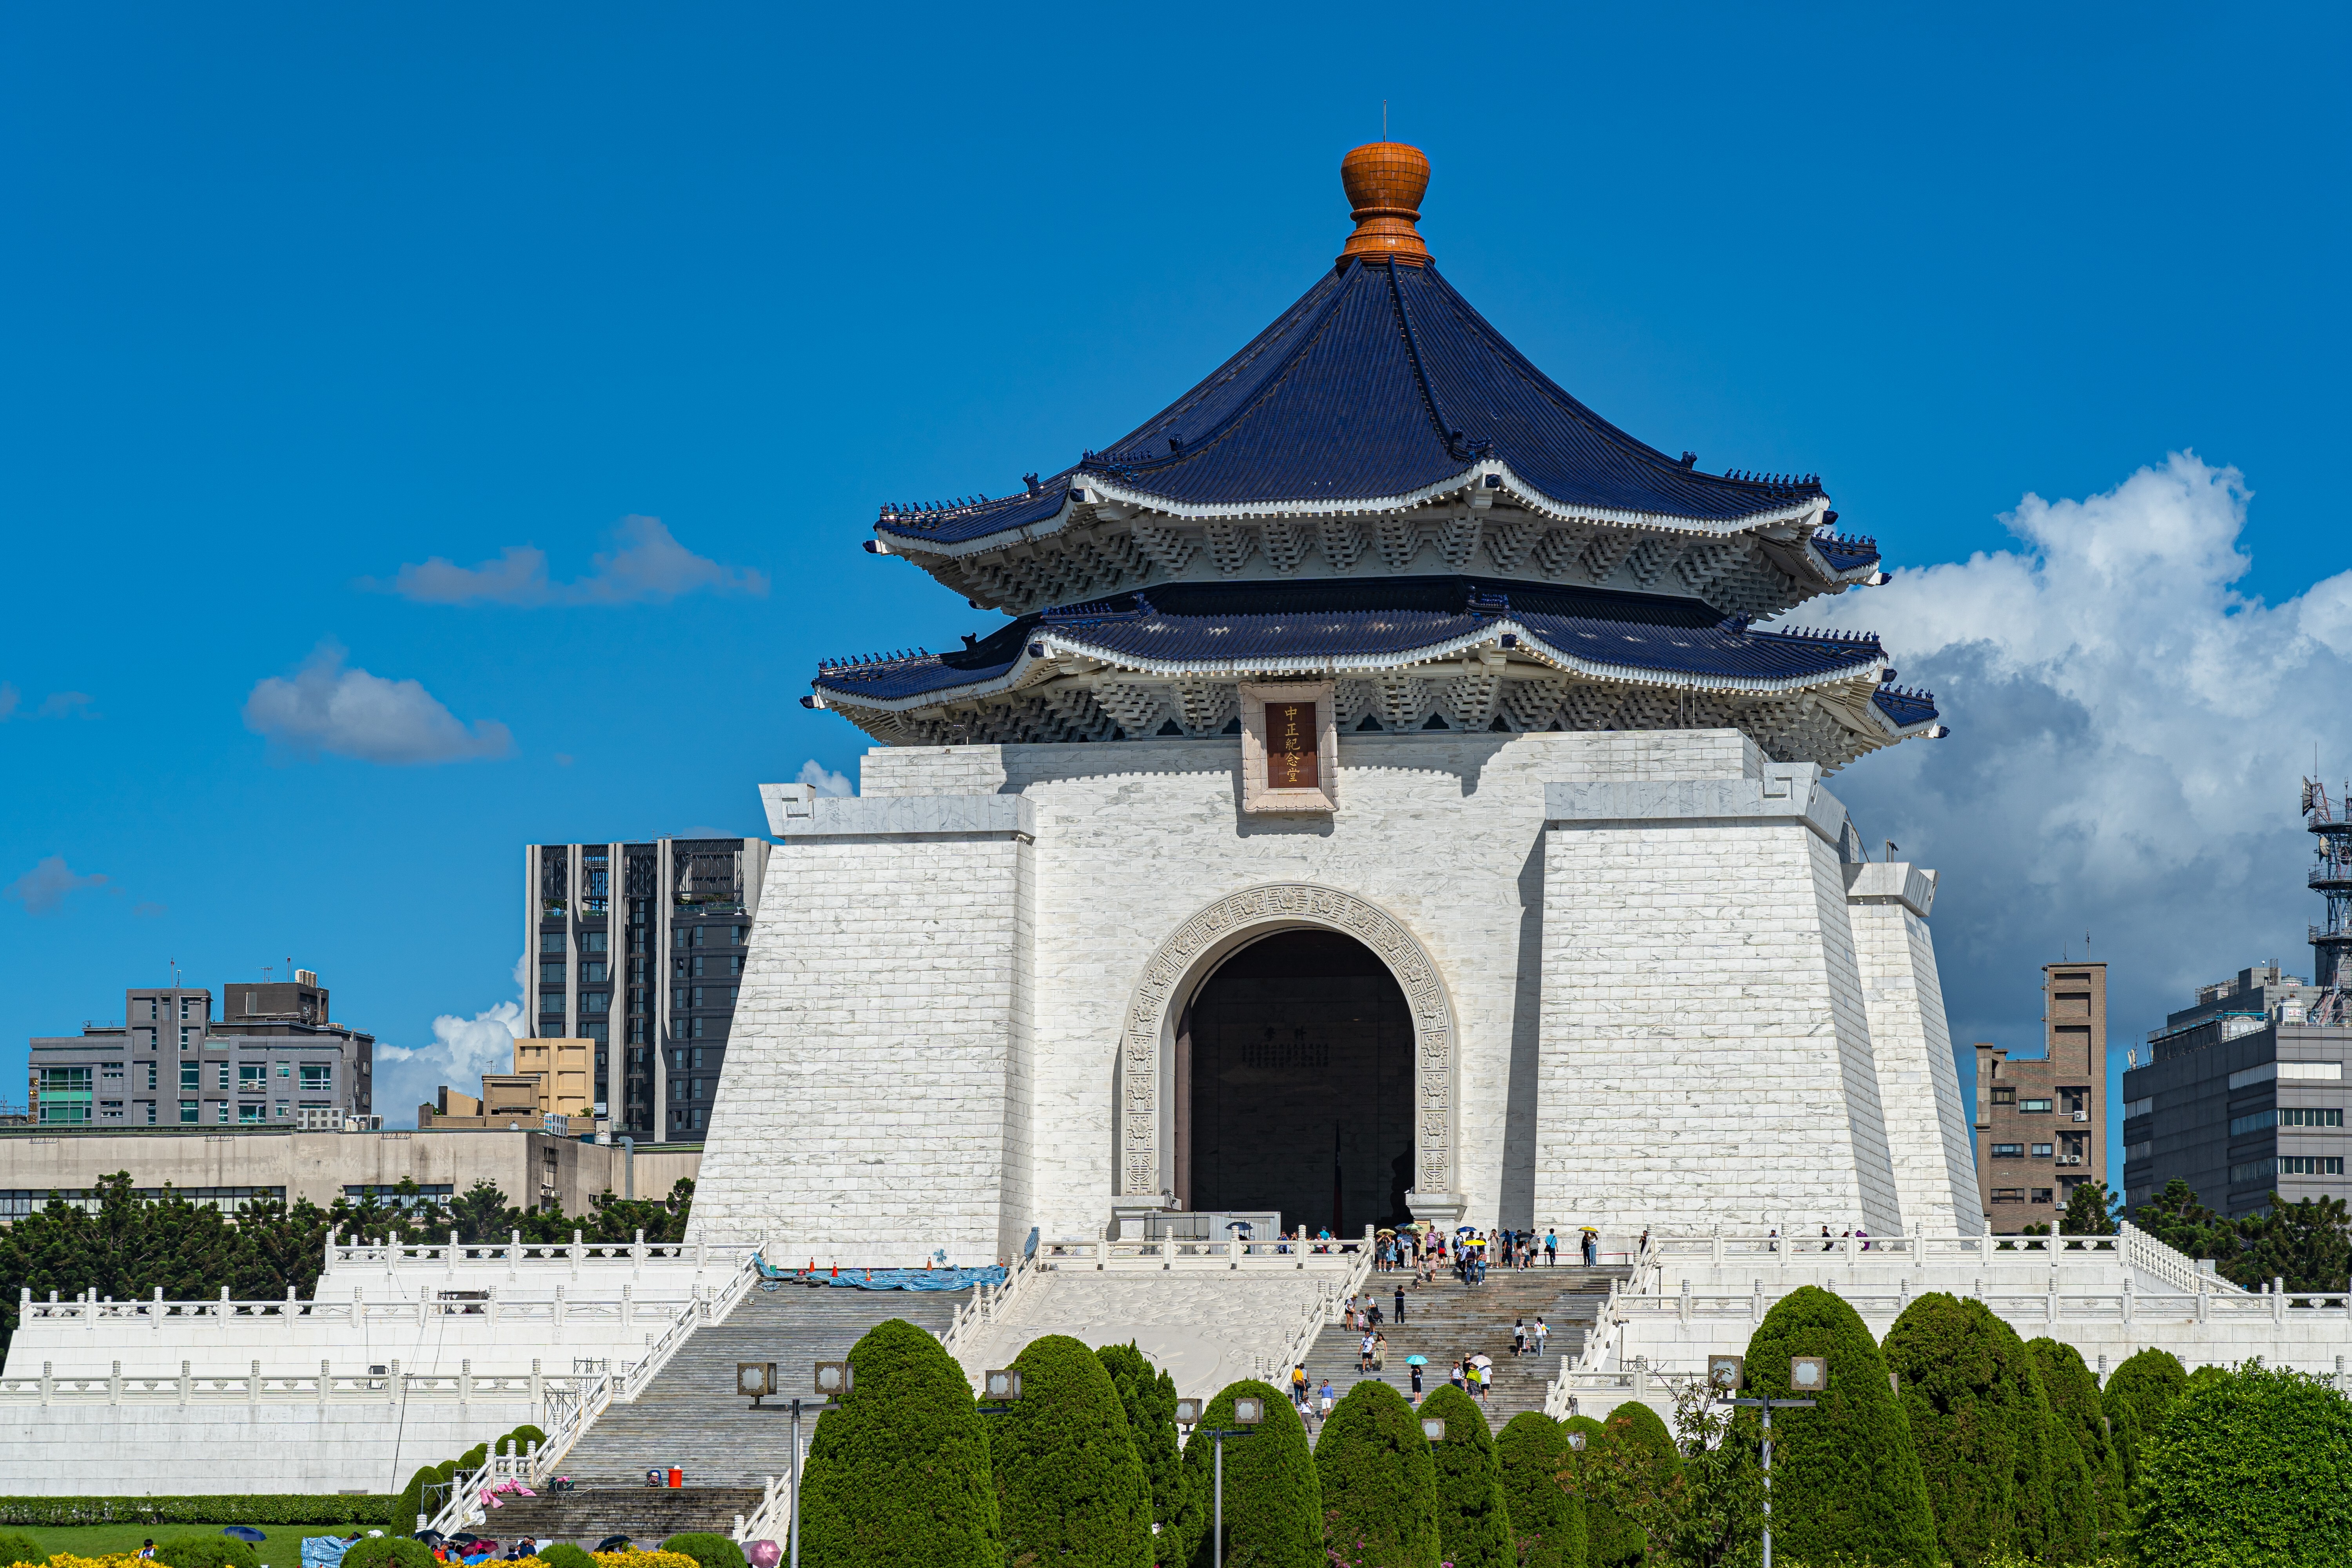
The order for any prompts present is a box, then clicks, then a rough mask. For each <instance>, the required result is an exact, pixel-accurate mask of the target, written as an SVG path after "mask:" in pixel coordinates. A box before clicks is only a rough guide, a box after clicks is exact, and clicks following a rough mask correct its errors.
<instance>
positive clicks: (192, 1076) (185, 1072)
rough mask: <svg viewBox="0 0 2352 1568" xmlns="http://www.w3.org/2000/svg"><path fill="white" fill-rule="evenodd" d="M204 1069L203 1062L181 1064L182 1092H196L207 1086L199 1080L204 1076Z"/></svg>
mask: <svg viewBox="0 0 2352 1568" xmlns="http://www.w3.org/2000/svg"><path fill="white" fill-rule="evenodd" d="M204 1070H205V1069H204V1064H203V1063H201V1062H182V1063H181V1064H180V1092H181V1093H183V1094H194V1093H195V1092H196V1090H198V1089H202V1088H204V1087H205V1086H204V1085H203V1083H201V1082H200V1081H198V1080H199V1079H201V1078H202V1077H203V1074H204Z"/></svg>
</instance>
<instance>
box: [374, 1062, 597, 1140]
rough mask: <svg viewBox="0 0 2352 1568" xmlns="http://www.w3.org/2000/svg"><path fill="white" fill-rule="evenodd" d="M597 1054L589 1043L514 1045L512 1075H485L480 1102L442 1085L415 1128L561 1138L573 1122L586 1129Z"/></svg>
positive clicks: (424, 1107)
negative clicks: (525, 1131) (518, 1131)
mask: <svg viewBox="0 0 2352 1568" xmlns="http://www.w3.org/2000/svg"><path fill="white" fill-rule="evenodd" d="M595 1051H596V1042H595V1041H593V1040H589V1039H579V1040H564V1039H538V1040H529V1039H525V1040H517V1041H516V1042H515V1043H514V1070H513V1071H511V1072H497V1073H493V1072H486V1073H484V1074H483V1075H482V1093H481V1098H480V1099H476V1098H475V1097H474V1096H472V1095H470V1094H467V1093H466V1092H464V1091H463V1090H462V1089H451V1088H450V1087H449V1086H448V1085H446V1084H443V1085H442V1086H440V1088H439V1089H436V1090H435V1092H434V1098H433V1099H432V1100H431V1101H429V1102H428V1103H426V1104H423V1105H420V1106H418V1107H417V1108H416V1125H417V1126H419V1127H433V1128H440V1129H444V1130H447V1131H456V1130H458V1129H460V1128H467V1129H485V1128H499V1127H503V1128H509V1129H511V1128H516V1127H520V1126H532V1127H537V1128H540V1129H541V1130H542V1131H548V1132H552V1133H554V1134H555V1135H557V1136H558V1137H563V1136H566V1135H569V1134H570V1133H571V1132H572V1131H573V1128H572V1119H573V1118H575V1117H577V1118H579V1119H581V1121H582V1123H583V1129H584V1125H585V1123H586V1121H587V1118H588V1116H589V1114H590V1110H591V1107H592V1105H593V1101H592V1100H590V1098H589V1092H590V1086H591V1085H592V1083H593V1078H594V1072H595V1068H594V1065H593V1064H594V1061H595Z"/></svg>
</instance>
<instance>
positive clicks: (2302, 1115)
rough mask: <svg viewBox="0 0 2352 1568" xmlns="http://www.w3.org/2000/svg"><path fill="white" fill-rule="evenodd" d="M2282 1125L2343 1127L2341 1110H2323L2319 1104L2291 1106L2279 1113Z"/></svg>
mask: <svg viewBox="0 0 2352 1568" xmlns="http://www.w3.org/2000/svg"><path fill="white" fill-rule="evenodd" d="M2278 1119H2279V1125H2280V1126H2281V1127H2341V1126H2343V1125H2344V1113H2343V1112H2342V1111H2341V1110H2321V1109H2319V1108H2318V1107H2317V1106H2308V1105H2298V1106H2289V1107H2287V1108H2286V1109H2285V1110H2282V1111H2280V1112H2279V1113H2278Z"/></svg>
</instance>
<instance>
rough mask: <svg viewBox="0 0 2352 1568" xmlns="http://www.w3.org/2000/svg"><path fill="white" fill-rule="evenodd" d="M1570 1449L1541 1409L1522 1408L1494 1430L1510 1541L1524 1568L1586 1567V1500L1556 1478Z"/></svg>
mask: <svg viewBox="0 0 2352 1568" xmlns="http://www.w3.org/2000/svg"><path fill="white" fill-rule="evenodd" d="M1594 1425H1595V1426H1598V1425H1599V1423H1597V1422H1596V1423H1594ZM1568 1453H1569V1447H1568V1432H1567V1429H1566V1428H1564V1427H1562V1426H1560V1424H1559V1422H1557V1421H1555V1420H1553V1419H1552V1418H1551V1417H1550V1416H1549V1415H1544V1414H1542V1413H1541V1412H1539V1411H1535V1410H1522V1411H1520V1412H1519V1413H1518V1414H1517V1415H1514V1416H1512V1417H1511V1418H1510V1419H1509V1420H1508V1421H1507V1422H1505V1423H1504V1424H1503V1429H1502V1431H1500V1432H1499V1433H1497V1434H1496V1436H1495V1458H1496V1462H1497V1463H1498V1464H1500V1465H1501V1467H1502V1471H1503V1501H1504V1505H1505V1506H1506V1507H1507V1509H1508V1510H1510V1519H1511V1544H1512V1547H1513V1549H1514V1550H1515V1551H1517V1552H1518V1553H1519V1554H1520V1557H1521V1558H1524V1560H1525V1563H1524V1568H1584V1500H1583V1498H1581V1497H1580V1496H1578V1495H1577V1494H1576V1493H1574V1492H1571V1491H1570V1490H1569V1489H1567V1488H1566V1487H1565V1486H1562V1485H1561V1484H1560V1479H1559V1473H1560V1471H1561V1470H1562V1469H1564V1468H1567V1464H1568V1459H1567V1455H1568ZM1517 1560H1518V1559H1514V1561H1517Z"/></svg>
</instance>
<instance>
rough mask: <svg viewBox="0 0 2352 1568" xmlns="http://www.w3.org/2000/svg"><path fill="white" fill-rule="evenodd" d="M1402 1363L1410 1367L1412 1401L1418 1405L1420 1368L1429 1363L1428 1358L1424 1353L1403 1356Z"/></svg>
mask: <svg viewBox="0 0 2352 1568" xmlns="http://www.w3.org/2000/svg"><path fill="white" fill-rule="evenodd" d="M1404 1364H1405V1365H1406V1366H1408V1367H1410V1368H1412V1402H1413V1403H1414V1404H1415V1405H1418V1404H1420V1403H1421V1369H1422V1368H1423V1367H1425V1366H1427V1365H1428V1364H1429V1358H1428V1357H1427V1356H1425V1355H1409V1356H1407V1357H1405V1358H1404Z"/></svg>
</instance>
